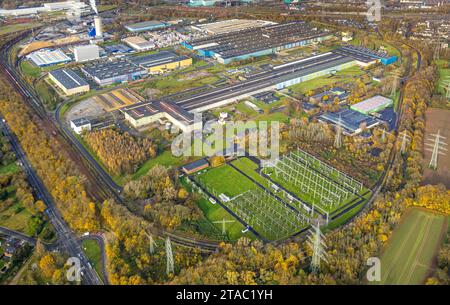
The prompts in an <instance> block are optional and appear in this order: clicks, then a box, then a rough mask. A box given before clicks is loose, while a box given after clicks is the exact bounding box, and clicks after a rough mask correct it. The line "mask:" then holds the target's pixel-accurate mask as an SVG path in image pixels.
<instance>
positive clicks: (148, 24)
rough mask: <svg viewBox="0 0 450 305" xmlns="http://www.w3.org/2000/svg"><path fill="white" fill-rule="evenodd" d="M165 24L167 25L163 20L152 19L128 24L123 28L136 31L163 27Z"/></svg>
mask: <svg viewBox="0 0 450 305" xmlns="http://www.w3.org/2000/svg"><path fill="white" fill-rule="evenodd" d="M167 26H168V25H167V24H166V23H164V22H161V21H156V20H152V21H143V22H137V23H132V24H128V25H126V26H125V28H126V29H127V30H129V31H132V32H137V31H146V30H149V29H153V28H163V27H167Z"/></svg>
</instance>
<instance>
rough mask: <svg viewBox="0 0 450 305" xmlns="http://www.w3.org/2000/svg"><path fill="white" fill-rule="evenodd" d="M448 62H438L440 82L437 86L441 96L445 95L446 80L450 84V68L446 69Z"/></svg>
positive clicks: (443, 60)
mask: <svg viewBox="0 0 450 305" xmlns="http://www.w3.org/2000/svg"><path fill="white" fill-rule="evenodd" d="M446 63H447V61H446V60H445V59H440V60H438V61H437V66H438V71H439V82H438V84H437V91H438V92H439V93H440V94H443V95H445V89H444V88H443V87H444V80H447V82H450V68H446V67H445V65H446Z"/></svg>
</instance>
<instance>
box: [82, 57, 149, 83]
mask: <svg viewBox="0 0 450 305" xmlns="http://www.w3.org/2000/svg"><path fill="white" fill-rule="evenodd" d="M81 70H82V71H83V73H84V74H85V75H86V76H87V77H88V78H90V79H93V80H94V81H95V82H96V83H97V84H98V85H99V86H108V85H111V84H115V83H123V82H127V81H133V80H137V79H140V78H142V77H144V76H147V74H148V72H147V70H146V69H143V68H141V67H139V66H136V65H134V64H133V63H131V62H129V61H127V60H126V59H118V60H114V61H109V60H108V61H102V62H95V63H91V64H87V65H85V66H83V67H82V68H81Z"/></svg>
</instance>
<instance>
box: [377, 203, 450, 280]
mask: <svg viewBox="0 0 450 305" xmlns="http://www.w3.org/2000/svg"><path fill="white" fill-rule="evenodd" d="M447 222H448V217H446V216H443V215H440V214H435V213H433V212H428V211H425V210H422V209H417V208H412V209H410V210H409V211H407V213H406V214H405V215H404V216H403V218H402V220H401V223H400V224H399V225H398V226H397V228H396V230H395V231H394V232H393V234H392V236H391V237H390V238H389V240H388V242H387V245H386V247H385V249H384V250H383V254H382V256H381V282H380V283H379V284H400V285H419V284H423V283H424V281H425V280H426V278H427V276H428V275H429V274H430V272H431V271H432V268H433V264H434V259H435V255H436V254H437V250H438V248H439V245H440V244H441V242H442V240H443V236H444V235H445V234H444V233H445V231H446V230H447Z"/></svg>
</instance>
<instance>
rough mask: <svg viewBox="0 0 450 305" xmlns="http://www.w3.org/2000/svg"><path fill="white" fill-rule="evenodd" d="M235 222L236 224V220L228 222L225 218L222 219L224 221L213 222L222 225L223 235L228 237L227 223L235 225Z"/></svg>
mask: <svg viewBox="0 0 450 305" xmlns="http://www.w3.org/2000/svg"><path fill="white" fill-rule="evenodd" d="M233 222H234V220H226V219H225V218H224V219H222V220H218V221H213V223H221V224H222V235H226V234H227V231H226V228H225V226H226V224H227V223H233Z"/></svg>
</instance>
